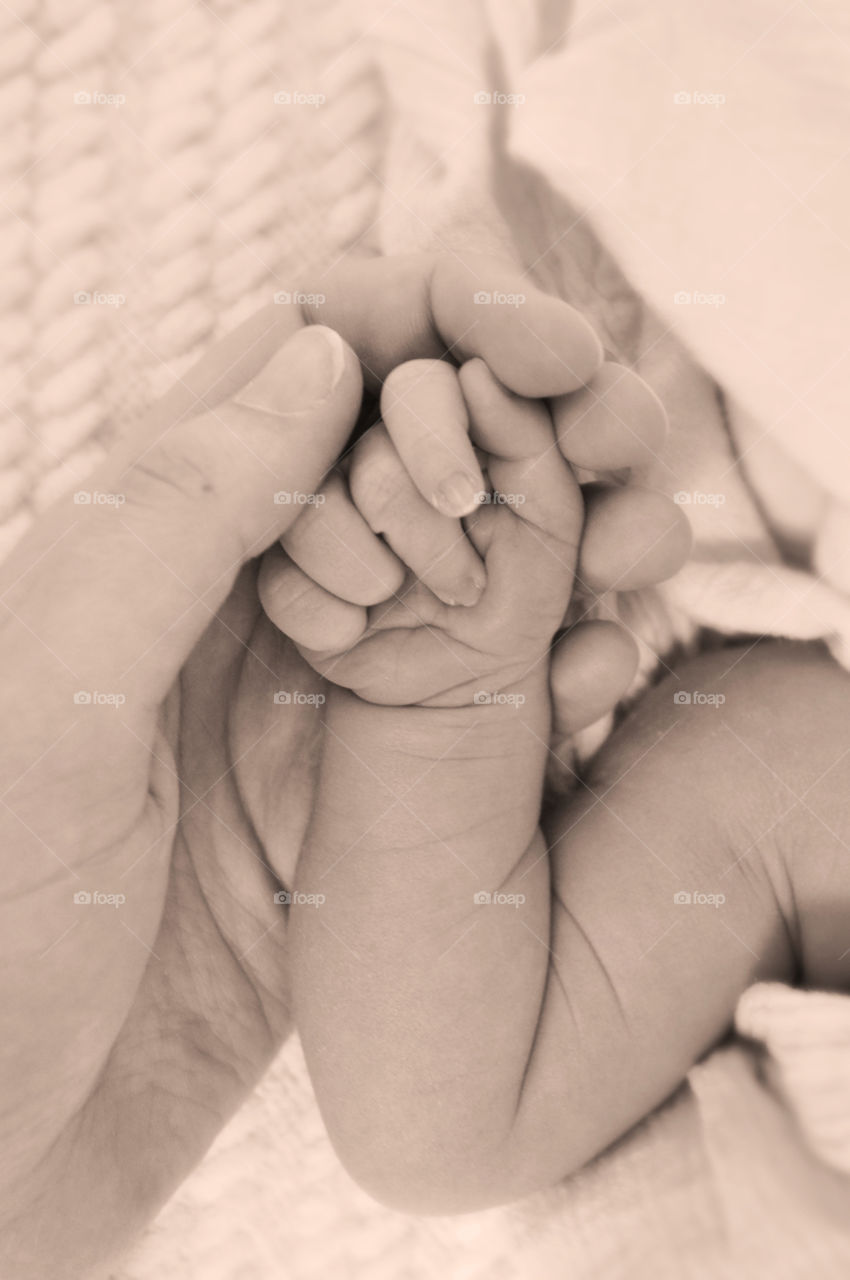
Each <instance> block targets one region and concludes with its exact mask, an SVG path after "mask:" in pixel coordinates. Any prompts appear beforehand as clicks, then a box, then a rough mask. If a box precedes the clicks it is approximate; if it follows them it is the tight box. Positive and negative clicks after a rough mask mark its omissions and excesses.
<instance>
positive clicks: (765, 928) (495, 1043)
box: [291, 364, 850, 1213]
mask: <svg viewBox="0 0 850 1280" xmlns="http://www.w3.org/2000/svg"><path fill="white" fill-rule="evenodd" d="M482 369H483V366H480V364H479V368H478V371H477V373H476V374H475V378H476V379H477V382H473V383H470V382H469V380H467V381H466V382H465V383H464V389H465V391H467V394H468V398H470V400H471V403H470V410H471V417H472V418H473V419H474V420H476V413H475V411H474V400H475V394H476V389H477V390H478V391H480V390H481V385H482V384H481V377H482V373H481V370H482ZM485 373H486V371H485ZM464 376H465V375H464V374H463V373H462V375H461V379H462V381H463V379H464ZM491 390H492V387H491ZM470 392H471V393H472V394H471V396H470V395H469V393H470ZM491 403H492V402H491ZM512 411H515V412H519V409H518V407H517V403H515V404H514V406H513V410H512ZM508 425H509V428H510V429H509V431H508V435H507V436H505V437H502V438H501V439H489V440H487V441H486V444H487V447H488V449H490V450H491V451H493V452H495V454H496V455H497V460H496V461H495V463H494V462H493V461H492V453H491V468H490V474H491V479H492V480H493V482H494V484H496V486H497V488H498V489H499V490H500V491H501V492H503V493H507V492H512V491H513V492H514V493H515V492H516V491H517V490H519V489H522V493H523V499H524V501H523V502H522V504H518V505H516V506H515V507H514V509H513V510H511V509H509V508H508V507H503V508H498V509H494V508H487V509H485V510H484V511H483V512H482V516H481V519H480V520H479V521H478V522H477V523H476V524H475V525H474V527H472V528H471V532H470V537H471V538H472V540H473V542H474V543H475V544H476V549H477V550H479V552H480V553H481V554H484V555H485V562H486V565H487V571H488V590H487V593H485V597H484V598H483V600H482V602H481V605H479V606H477V607H476V609H475V610H464V609H462V608H454V609H452V608H449V607H448V606H446V605H443V604H441V603H440V602H438V601H434V598H433V597H432V596H431V595H430V593H428V592H426V591H424V590H417V589H416V588H414V589H413V591H412V592H411V594H410V595H408V596H405V597H404V599H405V602H406V603H403V604H398V603H396V604H395V605H393V606H392V607H391V608H390V609H389V610H388V611H387V613H386V614H385V615H384V617H383V619H382V621H381V622H379V623H378V626H377V628H372V629H370V632H369V633H368V634H367V638H366V640H365V642H362V643H361V644H359V645H356V646H354V648H353V649H351V650H350V651H348V652H347V653H345V654H343V655H342V656H341V657H337V656H334V655H326V654H311V653H307V654H306V656H308V658H309V659H310V660H311V661H312V662H313V663H314V665H315V666H316V667H317V669H319V670H321V671H322V673H323V674H324V675H326V676H327V677H328V678H329V679H331V680H337V681H338V682H339V684H340V685H344V686H346V687H345V688H342V687H338V688H335V689H332V690H331V692H330V696H329V701H328V705H327V708H326V718H325V719H326V727H327V733H326V738H325V748H324V757H323V761H322V770H321V794H322V799H323V804H322V806H321V807H320V808H318V809H317V812H316V818H315V821H314V825H313V827H312V830H311V832H310V834H309V838H308V841H307V845H306V848H305V850H304V853H303V854H302V857H301V860H300V862H299V868H298V878H297V883H296V889H297V891H298V892H299V893H302V894H305V895H322V901H321V906H320V907H309V906H301V907H299V906H298V905H297V899H296V905H295V906H293V908H292V916H291V928H292V939H293V966H294V994H295V1007H296V1020H297V1022H298V1025H299V1029H300V1033H301V1037H302V1041H303V1044H304V1048H305V1053H306V1056H307V1060H308V1065H309V1067H310V1071H311V1075H312V1078H313V1081H314V1085H315V1088H316V1092H317V1096H318V1099H319V1103H320V1106H321V1108H322V1112H323V1115H324V1117H325V1120H326V1123H327V1126H328V1129H329V1132H330V1134H331V1137H332V1139H333V1141H334V1143H335V1145H336V1147H337V1150H338V1152H339V1154H340V1156H341V1158H342V1160H343V1162H344V1163H345V1164H346V1166H347V1168H348V1169H349V1171H350V1172H351V1173H352V1175H353V1176H354V1177H355V1178H356V1179H357V1180H358V1181H359V1182H360V1183H361V1184H362V1185H363V1186H364V1187H365V1188H366V1189H367V1190H369V1191H370V1192H371V1193H372V1194H373V1195H375V1196H376V1197H377V1198H378V1199H381V1200H383V1201H384V1202H386V1203H389V1204H390V1205H392V1206H393V1207H396V1208H398V1209H402V1210H406V1211H412V1212H420V1213H448V1212H462V1211H467V1210H473V1209H478V1208H482V1207H486V1206H489V1205H493V1204H497V1203H503V1202H505V1201H509V1200H512V1199H515V1198H517V1197H519V1196H522V1195H524V1194H527V1193H529V1192H532V1191H534V1190H537V1189H539V1188H542V1187H546V1186H549V1185H551V1184H553V1183H555V1182H557V1181H558V1180H560V1179H562V1178H563V1177H565V1176H567V1175H569V1174H571V1173H572V1172H574V1171H576V1170H577V1169H579V1168H581V1166H582V1165H584V1164H585V1163H586V1162H587V1161H588V1160H590V1159H592V1158H593V1157H594V1156H595V1155H597V1154H598V1153H599V1152H601V1151H602V1150H604V1149H605V1148H606V1147H607V1146H608V1145H609V1144H610V1143H611V1142H613V1141H614V1140H616V1139H617V1138H618V1137H620V1136H621V1135H622V1134H623V1133H625V1132H626V1131H627V1130H628V1129H629V1128H630V1127H631V1126H632V1125H634V1124H635V1123H636V1122H638V1121H639V1120H640V1119H641V1118H642V1117H644V1116H645V1115H647V1114H648V1113H649V1112H650V1111H651V1110H652V1108H653V1107H655V1106H657V1105H658V1104H660V1103H661V1102H662V1101H663V1100H664V1099H665V1098H667V1097H668V1096H669V1095H670V1094H671V1093H672V1092H673V1091H674V1090H675V1088H676V1087H677V1086H678V1085H679V1084H680V1082H681V1081H682V1080H683V1078H684V1076H685V1075H686V1073H687V1071H688V1070H689V1068H690V1067H691V1066H692V1065H693V1063H694V1062H695V1061H697V1059H698V1058H699V1057H700V1056H702V1055H703V1054H705V1053H706V1052H707V1051H708V1050H709V1049H710V1048H711V1047H712V1046H713V1045H714V1044H716V1043H717V1042H718V1041H719V1040H720V1039H721V1038H722V1037H723V1036H724V1035H725V1034H726V1033H727V1032H728V1030H729V1028H730V1025H731V1018H732V1014H733V1011H734V1007H735V1003H736V1000H737V998H738V996H739V995H740V993H741V992H742V991H743V990H744V989H745V988H746V987H747V986H748V985H750V984H751V983H752V982H754V981H757V980H763V979H778V980H784V981H794V980H803V981H805V982H808V983H810V984H812V985H823V986H835V987H842V986H845V987H846V986H847V985H850V959H848V954H845V953H846V952H847V939H846V919H847V890H846V885H847V883H848V882H850V881H849V880H848V871H850V855H849V854H848V852H847V843H846V842H848V841H850V831H848V830H847V828H848V825H850V824H848V819H847V817H846V815H845V812H844V810H845V805H844V803H843V797H844V796H845V795H846V794H847V784H848V782H850V763H848V762H847V761H846V760H845V754H846V752H847V749H846V746H845V745H844V743H845V738H846V730H845V726H846V713H847V708H848V704H849V703H850V680H849V679H848V678H847V676H845V675H844V674H843V673H842V672H841V671H840V670H839V669H838V668H837V667H836V666H835V664H834V663H832V661H831V660H830V659H829V658H828V657H827V656H826V655H825V654H824V653H823V652H822V651H821V650H819V649H817V648H814V647H800V646H792V645H782V644H761V645H758V646H755V647H752V648H750V649H743V648H742V649H738V650H736V649H732V648H730V649H725V650H720V651H718V652H716V653H713V654H711V655H708V656H705V657H702V658H700V659H699V660H696V661H694V662H691V663H689V664H687V665H686V666H684V667H683V668H682V669H681V670H680V671H679V672H678V675H677V678H676V679H670V678H668V679H667V680H665V681H664V682H662V683H661V684H660V685H659V686H658V687H657V688H656V689H655V690H654V691H652V692H651V693H650V694H649V695H647V696H646V697H645V698H644V699H642V701H641V703H640V704H639V706H638V708H637V709H636V710H635V711H634V712H633V713H632V715H631V716H630V717H629V718H628V719H627V720H626V722H625V723H624V724H623V725H622V726H621V727H620V729H619V730H618V732H617V733H615V734H614V735H613V737H612V738H611V740H610V741H609V743H608V744H607V745H606V747H605V748H604V749H603V751H602V752H601V753H600V755H599V756H598V758H597V760H596V761H595V763H594V765H593V768H592V770H591V772H590V774H589V776H588V777H587V779H586V780H585V782H584V783H583V785H582V787H581V788H580V789H578V790H577V791H575V792H574V793H573V794H571V795H570V796H568V797H567V798H566V799H563V800H561V801H559V802H558V803H557V804H556V805H555V806H554V807H553V808H552V809H551V811H549V812H547V813H544V819H543V822H542V824H540V805H541V798H542V779H543V772H544V767H545V763H546V755H547V751H548V747H547V743H548V740H549V714H550V710H549V691H548V683H547V661H546V658H547V654H548V646H549V643H550V641H551V637H552V634H553V632H554V630H555V629H556V628H557V625H558V618H559V617H560V616H561V614H562V611H563V607H564V604H565V597H566V595H568V590H569V580H570V573H569V572H566V573H565V567H566V568H567V569H568V570H569V568H570V566H571V564H572V561H573V558H574V554H575V545H576V543H577V534H578V530H579V529H580V513H579V514H578V517H577V514H576V510H575V502H574V499H575V492H574V490H573V489H572V488H571V485H570V478H569V473H568V470H567V468H566V467H565V465H564V464H563V462H562V461H561V459H560V457H559V455H558V454H557V451H556V450H547V449H546V448H545V446H543V445H541V442H540V440H539V438H536V439H535V441H534V444H533V448H530V451H529V452H527V453H526V454H525V456H520V457H514V458H512V459H506V458H505V457H504V456H498V455H499V452H500V448H502V446H503V445H504V441H505V440H507V439H510V440H516V439H520V438H523V429H524V428H528V426H529V424H528V421H526V422H525V423H524V424H523V423H518V422H515V421H514V422H509V423H508ZM476 426H477V427H478V429H479V432H480V431H481V430H482V415H481V413H480V412H479V413H478V415H477V420H476ZM487 429H488V428H487V424H486V423H485V424H483V430H484V434H485V435H486V434H487ZM542 429H543V427H542V425H541V423H540V422H539V421H536V422H535V424H533V426H532V428H531V431H532V435H533V434H534V432H535V431H538V430H542ZM550 430H551V428H550ZM525 438H526V439H527V438H528V437H527V436H526V437H525ZM477 443H479V444H482V440H481V438H480V436H479V439H478V440H477ZM540 458H543V459H544V460H545V466H544V465H542V464H541V463H540V462H539V461H538V459H540ZM511 485H513V489H511V488H510V486H511ZM559 510H560V511H561V512H562V514H561V515H559V514H558V512H559ZM564 511H566V513H567V514H566V515H563V512H564ZM576 518H578V521H579V523H578V524H575V525H574V528H573V530H572V533H571V530H570V527H569V526H570V521H573V522H575V520H576ZM572 534H575V535H576V536H575V537H573V536H572ZM565 584H566V586H565ZM562 597H563V598H562ZM480 609H483V610H484V612H483V613H482V614H480V615H479V616H478V620H477V621H476V612H477V610H480ZM405 614H406V616H405ZM423 623H425V624H427V625H422V624H423ZM435 635H436V636H437V639H435ZM458 655H460V657H458ZM458 664H460V666H459V665H458ZM460 668H462V669H463V670H462V673H461V672H460ZM387 671H389V672H390V673H391V675H390V678H389V682H387V679H386V676H385V673H386V672H387ZM350 690H354V692H352V691H350ZM683 690H684V691H691V692H695V691H701V692H703V693H716V694H721V693H722V695H723V697H724V698H725V702H724V703H722V704H720V705H718V703H717V701H716V700H715V701H700V700H693V701H691V702H690V703H689V704H682V703H680V702H677V701H676V700H675V699H674V694H675V693H676V692H680V691H683ZM476 692H486V693H488V694H489V695H490V700H489V701H486V702H482V701H481V700H480V699H479V700H477V699H476V697H475V694H476ZM494 694H498V695H499V696H498V697H495V696H494ZM378 703H383V704H384V705H378ZM393 703H398V704H404V705H391V704H393ZM423 704H427V705H423ZM683 893H684V894H688V895H690V896H691V901H690V902H682V901H680V900H677V895H681V894H683ZM481 894H485V895H489V896H490V901H489V902H483V903H482V902H480V901H476V895H478V896H479V897H480V895H481Z"/></svg>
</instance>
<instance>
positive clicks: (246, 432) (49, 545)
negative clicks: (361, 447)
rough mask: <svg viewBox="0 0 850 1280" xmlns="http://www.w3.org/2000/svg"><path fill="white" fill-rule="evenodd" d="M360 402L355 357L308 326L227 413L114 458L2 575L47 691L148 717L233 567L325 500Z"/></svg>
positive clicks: (141, 439) (47, 520)
mask: <svg viewBox="0 0 850 1280" xmlns="http://www.w3.org/2000/svg"><path fill="white" fill-rule="evenodd" d="M361 393H362V378H361V372H360V364H359V361H358V360H357V357H356V356H355V355H354V353H353V352H352V351H351V349H350V348H349V347H348V346H347V345H346V343H345V342H344V341H343V340H342V338H340V337H339V336H338V334H336V333H335V332H334V331H333V330H331V329H327V328H325V327H323V326H318V325H315V326H307V327H305V328H303V329H301V330H299V331H298V332H297V333H296V334H295V335H294V336H293V337H291V338H290V339H289V340H288V341H287V342H286V343H285V344H284V345H283V346H282V347H280V348H279V349H278V351H277V352H276V353H275V354H274V355H273V356H272V358H271V359H270V360H269V361H268V363H267V364H266V365H265V366H264V367H263V368H262V369H261V370H260V371H259V373H258V374H257V375H256V376H255V377H254V378H252V380H251V381H250V382H249V383H248V384H247V385H246V386H244V387H243V388H241V389H240V390H239V391H237V392H236V393H235V394H234V395H233V396H232V397H231V399H230V400H228V401H224V402H223V403H221V404H218V405H216V407H215V408H214V409H208V410H206V411H205V412H203V413H199V414H196V415H195V416H192V417H184V418H183V419H182V420H180V421H178V422H176V423H172V424H166V426H165V428H164V429H163V426H162V423H161V421H160V422H158V423H157V426H156V429H155V431H153V432H150V431H148V432H145V431H144V430H143V431H141V432H139V433H138V434H137V435H136V436H135V437H134V438H132V439H129V440H126V441H124V442H122V444H121V445H120V446H119V447H118V448H116V449H115V450H114V451H113V453H112V454H110V456H109V457H108V458H107V460H106V462H105V464H104V465H103V467H102V468H101V469H100V470H99V471H98V472H97V473H96V474H95V475H93V476H91V477H90V478H89V479H87V481H86V487H85V489H83V490H80V491H78V492H77V493H76V494H74V495H73V498H72V497H71V496H69V497H68V498H67V499H66V500H65V501H64V502H63V503H60V504H58V506H57V507H56V508H54V510H53V511H51V512H50V513H49V514H48V515H47V516H46V517H44V519H43V520H41V521H39V522H38V524H37V525H36V527H35V528H34V530H33V531H32V533H31V534H30V535H29V536H28V537H27V538H26V539H25V540H24V542H23V543H22V544H21V545H20V546H19V547H18V548H17V551H16V554H15V555H14V557H13V560H12V561H11V562H10V563H7V565H6V566H5V567H4V568H5V572H4V577H5V578H6V581H7V582H11V584H12V585H11V586H10V587H9V588H7V590H6V591H5V592H3V593H2V596H3V600H4V603H5V604H6V606H7V608H9V610H10V612H11V613H12V615H13V617H14V618H16V619H17V620H18V621H19V622H21V623H22V624H23V626H24V627H25V628H26V630H27V632H28V633H29V634H30V635H31V636H34V637H35V640H36V641H38V642H39V644H40V650H39V653H40V663H39V665H40V666H42V667H43V666H44V664H47V665H48V666H49V665H50V664H51V661H52V663H53V665H54V666H55V667H56V670H55V673H54V675H53V677H51V675H50V673H49V672H48V671H44V670H42V672H41V675H42V677H43V678H47V679H51V678H55V679H56V680H58V681H59V684H60V685H64V684H66V683H67V682H68V681H70V682H71V683H73V684H75V686H76V688H77V689H80V690H84V691H85V690H91V689H92V688H95V689H99V690H106V691H112V692H120V693H122V694H124V696H125V699H126V700H127V702H128V704H130V702H131V698H132V702H133V703H135V705H136V707H137V708H138V706H139V703H140V702H141V703H142V704H145V705H146V706H148V707H151V706H152V705H158V703H159V702H160V701H161V699H162V698H163V697H164V695H165V693H166V692H167V691H168V689H169V688H170V687H171V684H172V683H173V680H174V678H175V676H176V674H177V672H178V671H179V669H180V667H181V666H182V664H183V663H184V661H185V660H186V658H187V657H188V655H189V653H190V652H191V650H192V648H193V646H194V645H195V643H196V641H197V640H198V638H199V637H200V635H201V634H202V632H203V631H204V629H205V627H206V626H207V625H208V624H209V622H210V620H211V617H212V616H213V614H214V613H215V611H216V609H217V608H218V607H219V606H220V605H221V604H222V602H223V601H224V600H225V598H226V597H227V595H228V593H229V591H230V589H231V587H232V585H233V582H234V580H235V578H236V575H237V573H238V572H239V570H240V568H241V567H242V565H244V564H245V562H246V561H247V560H249V559H251V558H252V557H254V556H257V555H259V554H260V552H262V551H263V550H264V549H265V548H266V547H268V546H270V545H271V543H273V542H274V541H275V539H276V538H278V537H279V536H280V535H281V534H282V533H283V532H284V531H285V530H286V529H287V528H288V526H289V525H290V524H292V522H293V521H294V520H295V519H297V517H298V515H299V514H300V512H301V511H303V509H304V505H303V504H304V502H305V500H306V499H307V498H308V497H309V496H310V495H311V494H313V493H315V492H316V490H317V489H318V488H319V487H320V485H321V482H322V479H323V477H324V475H325V474H326V472H327V471H328V470H329V468H330V467H331V466H332V465H333V463H334V462H335V460H336V458H337V457H338V456H339V454H340V452H341V451H342V449H343V447H344V445H345V443H346V440H347V438H348V436H349V434H350V432H351V431H352V429H353V427H354V424H355V422H356V419H357V414H358V411H359V407H360V400H361ZM127 710H128V711H129V710H130V705H128V707H127Z"/></svg>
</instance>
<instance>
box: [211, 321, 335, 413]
mask: <svg viewBox="0 0 850 1280" xmlns="http://www.w3.org/2000/svg"><path fill="white" fill-rule="evenodd" d="M344 368H345V345H344V343H343V341H342V338H340V336H339V334H338V333H335V332H334V331H333V329H328V328H326V327H325V326H324V325H307V326H306V328H304V329H299V330H298V332H297V333H296V334H295V335H294V336H293V337H291V338H290V339H289V340H288V341H287V342H285V343H284V345H283V346H282V347H281V348H280V350H279V351H276V352H275V353H274V355H273V356H272V357H271V359H270V360H269V361H268V363H267V364H265V365H264V366H263V368H262V369H261V370H260V372H259V373H258V374H257V375H256V377H254V378H252V379H251V381H250V382H249V383H247V385H246V386H244V387H243V388H242V390H241V391H238V392H237V393H236V395H235V396H233V400H234V401H235V403H236V404H241V405H245V407H246V408H248V409H259V410H261V411H262V412H263V413H274V414H284V413H298V412H299V411H300V410H302V409H309V408H312V407H313V406H315V405H319V404H321V403H322V401H324V400H327V399H328V398H329V397H330V395H331V393H332V392H333V390H334V388H335V387H336V385H337V383H338V382H339V380H340V378H341V377H342V373H343V369H344Z"/></svg>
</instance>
